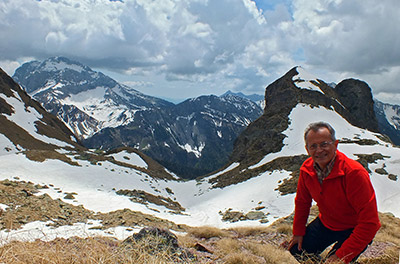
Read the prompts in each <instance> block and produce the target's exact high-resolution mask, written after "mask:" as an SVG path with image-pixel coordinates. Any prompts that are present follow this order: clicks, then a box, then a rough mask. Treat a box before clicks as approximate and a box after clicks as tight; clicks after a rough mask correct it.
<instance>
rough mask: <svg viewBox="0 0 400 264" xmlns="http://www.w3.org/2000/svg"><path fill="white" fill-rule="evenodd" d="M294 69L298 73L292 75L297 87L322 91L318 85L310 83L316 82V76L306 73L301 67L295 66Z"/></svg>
mask: <svg viewBox="0 0 400 264" xmlns="http://www.w3.org/2000/svg"><path fill="white" fill-rule="evenodd" d="M296 70H297V72H298V74H297V75H295V76H293V81H294V84H295V85H296V86H297V87H299V88H301V89H308V90H312V91H317V92H320V93H324V92H323V91H322V90H321V89H320V88H319V87H318V86H316V85H315V84H313V83H312V81H315V82H318V81H317V78H316V77H314V76H313V75H312V74H310V73H308V72H307V71H306V70H304V69H303V68H302V67H297V68H296Z"/></svg>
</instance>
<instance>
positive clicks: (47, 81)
mask: <svg viewBox="0 0 400 264" xmlns="http://www.w3.org/2000/svg"><path fill="white" fill-rule="evenodd" d="M13 78H14V80H16V81H17V82H19V83H20V85H21V86H22V87H23V88H24V89H25V90H26V91H27V92H28V93H29V94H30V95H31V96H32V97H33V98H35V99H36V100H38V101H40V102H41V103H42V104H43V106H44V107H45V108H46V109H47V110H48V111H49V112H51V113H53V114H54V115H56V116H58V117H59V118H60V119H61V120H63V121H64V122H65V123H66V124H67V126H68V127H69V128H70V129H71V130H72V131H73V132H74V133H75V134H76V135H77V136H78V137H79V138H80V139H81V140H82V142H83V143H84V144H85V146H87V147H89V148H94V149H99V148H101V149H105V150H109V149H113V148H117V147H122V146H127V147H133V148H136V149H138V150H140V151H142V152H144V153H145V154H147V155H149V156H150V157H152V158H153V159H155V160H157V161H158V162H159V163H161V164H162V165H164V166H165V167H167V168H168V169H169V170H171V171H173V172H175V173H176V174H178V175H180V176H182V177H185V178H194V177H197V176H199V175H204V174H207V173H210V172H212V171H214V170H216V169H218V168H220V167H221V166H223V165H224V164H225V163H226V162H227V161H228V158H229V155H230V153H231V151H232V148H233V142H234V140H235V139H236V137H237V136H238V135H239V134H240V132H242V131H243V129H245V127H246V126H247V125H248V124H249V123H250V122H251V121H253V120H255V119H256V118H258V117H259V116H260V115H261V114H262V109H261V108H260V107H259V106H258V105H257V104H256V103H254V102H252V101H251V100H249V99H246V98H241V97H238V96H234V95H228V94H227V95H224V96H221V97H217V96H214V95H210V96H201V97H198V98H193V99H188V100H186V101H184V102H182V103H180V104H177V105H174V104H172V103H169V102H166V101H164V100H161V99H157V98H154V97H150V96H146V95H144V94H141V93H139V92H138V91H135V90H133V89H131V88H129V87H127V86H125V85H121V84H119V83H118V82H116V81H115V80H113V79H111V78H110V77H107V76H105V75H104V74H102V73H100V72H95V71H93V70H91V69H90V68H89V67H87V66H84V65H82V64H80V63H78V62H74V61H71V60H69V59H67V58H62V57H55V58H50V59H47V60H45V61H43V62H38V61H33V62H29V63H26V64H24V65H22V66H21V67H20V68H18V69H17V70H16V72H15V74H14V76H13Z"/></svg>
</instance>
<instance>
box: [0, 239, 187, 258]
mask: <svg viewBox="0 0 400 264" xmlns="http://www.w3.org/2000/svg"><path fill="white" fill-rule="evenodd" d="M0 263H7V264H23V263H24V264H26V263H31V264H47V263H49V264H50V263H51V264H67V263H68V264H95V263H96V264H99V263H103V264H108V263H109V264H115V263H121V264H122V263H124V264H125V263H126V264H129V263H132V264H138V263H149V264H150V263H151V264H153V263H154V264H157V263H160V264H161V263H190V261H187V260H186V261H185V260H183V259H181V258H180V256H177V255H174V254H172V253H171V252H168V251H162V252H156V253H155V254H154V253H152V252H149V251H148V245H146V244H145V242H140V243H136V244H134V245H132V246H130V247H126V246H124V245H123V244H122V243H121V242H119V241H116V240H114V239H111V238H104V237H102V238H86V239H82V238H69V239H56V240H54V241H51V242H43V241H40V240H37V241H35V242H12V243H10V244H8V245H5V246H3V247H1V248H0Z"/></svg>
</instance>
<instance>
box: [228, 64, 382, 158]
mask: <svg viewBox="0 0 400 264" xmlns="http://www.w3.org/2000/svg"><path fill="white" fill-rule="evenodd" d="M300 103H302V104H307V105H311V106H313V107H319V106H322V107H325V108H327V109H332V110H335V111H336V112H338V113H339V114H340V115H341V116H342V117H344V118H345V119H346V120H347V121H348V122H349V123H351V124H353V125H354V126H358V127H360V128H365V129H368V130H370V131H375V132H376V131H378V123H377V120H376V117H375V114H374V110H373V109H374V108H373V105H374V103H373V100H372V94H371V88H370V87H369V86H368V85H367V84H366V83H365V82H362V81H359V80H345V81H342V82H341V83H339V84H338V85H337V86H336V87H335V88H333V87H332V86H330V85H328V84H327V83H325V82H324V81H322V80H320V79H317V78H315V77H313V76H312V75H311V74H309V73H307V72H306V71H305V70H304V69H303V68H301V67H295V68H292V69H291V70H290V71H288V72H287V73H286V74H285V75H284V76H282V77H281V78H279V79H278V80H276V81H275V82H273V83H272V84H270V85H268V87H267V88H266V89H265V108H264V114H263V115H262V116H261V117H260V118H258V119H257V120H255V121H254V122H252V123H251V124H250V125H249V126H248V127H247V129H246V130H244V132H243V133H242V134H241V135H240V136H239V137H238V139H237V140H236V142H235V146H234V151H233V153H232V156H231V161H240V162H244V163H250V164H251V163H254V162H257V161H258V160H260V159H261V158H262V157H264V156H265V155H266V154H268V153H272V152H278V151H280V150H281V148H282V147H283V139H284V138H285V136H284V135H283V134H282V132H283V131H284V130H286V129H287V128H288V122H289V120H288V116H289V114H290V112H291V111H292V109H293V108H294V107H295V106H296V105H297V104H300ZM326 121H328V122H329V120H326Z"/></svg>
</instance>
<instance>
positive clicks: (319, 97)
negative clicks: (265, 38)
mask: <svg viewBox="0 0 400 264" xmlns="http://www.w3.org/2000/svg"><path fill="white" fill-rule="evenodd" d="M193 100H196V99H193ZM265 105H266V107H265V109H264V112H263V113H262V115H261V116H260V117H259V118H258V119H256V120H254V121H253V122H250V124H249V125H248V126H247V127H246V128H245V130H244V131H243V132H242V133H240V135H239V136H238V138H237V140H236V141H235V144H234V148H233V151H232V154H231V156H230V159H229V161H228V162H227V163H226V164H225V165H224V166H223V167H222V168H221V169H220V170H219V171H217V172H215V173H212V174H209V175H206V176H203V177H200V178H197V179H195V180H185V181H184V180H182V179H180V178H179V177H177V176H176V175H174V173H171V171H169V170H167V169H165V168H164V167H163V166H162V165H160V164H159V163H157V162H156V161H154V160H153V159H151V158H150V157H149V156H147V155H144V154H143V153H141V152H140V151H138V150H137V149H134V148H129V147H124V148H119V149H115V150H111V151H103V150H90V149H87V148H86V147H84V146H82V145H81V144H80V141H79V139H78V138H77V137H75V136H74V134H73V133H72V132H71V131H70V130H69V129H68V127H67V126H66V125H64V124H63V122H60V121H59V120H58V119H57V118H56V117H55V116H54V115H52V114H50V113H47V112H46V111H45V109H44V108H43V107H42V106H41V105H40V104H39V103H38V102H37V101H35V100H33V99H32V98H31V97H30V96H29V95H28V94H27V93H26V92H25V91H24V90H23V89H22V88H21V87H20V86H19V85H18V84H17V83H16V82H15V81H14V80H13V79H12V78H11V77H9V76H7V75H6V74H5V73H4V72H3V71H0V121H1V131H0V145H1V146H2V147H1V149H0V180H6V179H7V180H8V181H23V182H31V183H34V184H37V185H38V186H46V188H45V187H41V188H39V194H47V195H49V196H50V197H51V198H53V199H61V200H62V201H64V202H66V203H69V204H72V205H76V206H82V207H84V208H86V209H89V210H92V211H94V212H113V211H116V210H133V211H140V212H143V213H146V214H150V215H153V216H157V217H159V218H162V219H167V220H170V221H173V222H174V223H176V224H187V225H191V226H199V225H212V226H217V227H232V226H237V225H243V224H246V225H263V224H268V223H272V222H273V221H275V220H276V219H278V218H280V217H284V216H288V215H289V214H291V213H292V211H293V208H294V203H293V199H294V195H295V192H296V182H297V177H298V169H299V167H300V165H301V163H302V162H303V161H304V160H305V159H306V157H307V156H306V152H305V149H304V140H303V132H304V129H305V127H306V126H307V125H308V124H309V123H310V122H314V121H320V120H324V121H327V122H329V123H331V125H332V126H333V127H334V128H335V129H336V135H337V138H338V139H339V142H340V143H339V150H340V151H342V152H343V153H345V154H346V155H347V156H349V157H351V158H354V159H356V160H358V161H359V162H360V163H361V164H363V165H364V166H365V167H366V168H367V170H368V171H369V172H370V177H371V181H372V183H373V185H374V187H375V190H376V196H377V201H378V209H379V211H381V212H391V213H392V214H394V215H395V216H397V217H399V216H400V211H399V207H398V203H399V202H400V180H399V179H398V177H399V176H398V171H399V169H400V160H399V158H398V157H400V149H399V148H398V147H396V146H395V145H393V143H392V142H391V140H390V139H389V138H388V137H387V136H385V135H383V134H381V133H380V131H379V121H378V120H377V118H376V116H375V115H374V101H373V99H372V94H371V89H370V87H369V86H368V85H367V84H366V83H365V82H362V81H360V80H355V79H348V80H344V81H342V82H340V83H339V84H338V85H336V86H335V87H332V86H329V85H327V84H326V83H325V82H323V81H322V80H320V79H318V78H316V77H314V76H312V75H311V74H309V73H307V72H306V71H305V70H304V69H302V68H301V67H296V68H293V69H291V70H290V71H289V72H288V73H286V74H285V75H284V76H282V77H281V78H279V79H278V80H276V81H275V82H273V83H271V84H270V85H268V86H267V88H266V90H265ZM71 196H72V198H71ZM3 203H4V202H3ZM1 208H6V209H5V210H22V209H23V206H17V207H11V206H10V205H8V204H3V205H1ZM46 221H50V223H51V222H52V221H55V219H53V218H46ZM40 223H41V222H40ZM93 225H95V226H99V225H102V223H101V222H96V223H95V224H89V227H91V226H93ZM121 225H122V226H123V228H124V229H123V230H124V232H126V233H124V234H129V232H130V231H129V229H132V226H124V224H123V223H122V222H121ZM93 227H94V226H93ZM25 228H26V229H29V226H26V227H25ZM31 228H32V226H31ZM34 229H36V227H35V228H34ZM40 230H41V234H42V233H43V232H47V231H48V232H51V230H50V229H49V230H48V229H47V227H46V228H45V227H43V228H42V229H40ZM107 232H109V233H111V234H114V235H117V232H119V233H118V234H121V232H120V231H118V230H117V229H112V230H107ZM19 234H21V233H19ZM15 235H17V233H16V234H15ZM7 236H8V237H11V238H12V235H11V234H10V233H9V234H7Z"/></svg>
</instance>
